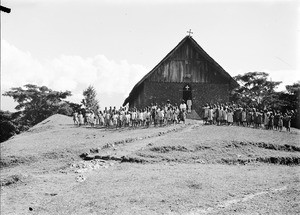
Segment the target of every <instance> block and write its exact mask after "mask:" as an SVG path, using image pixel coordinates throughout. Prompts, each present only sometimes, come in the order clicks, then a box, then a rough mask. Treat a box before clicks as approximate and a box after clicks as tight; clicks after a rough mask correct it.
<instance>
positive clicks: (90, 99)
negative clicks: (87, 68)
mask: <svg viewBox="0 0 300 215" xmlns="http://www.w3.org/2000/svg"><path fill="white" fill-rule="evenodd" d="M83 96H84V99H83V100H82V103H83V104H84V105H85V107H86V108H87V109H90V110H93V111H94V112H95V111H97V110H98V108H99V101H98V100H97V99H96V96H97V93H96V90H95V88H94V87H93V86H91V85H90V86H89V87H88V88H87V89H85V90H84V91H83Z"/></svg>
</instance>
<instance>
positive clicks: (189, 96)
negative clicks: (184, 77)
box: [182, 84, 192, 103]
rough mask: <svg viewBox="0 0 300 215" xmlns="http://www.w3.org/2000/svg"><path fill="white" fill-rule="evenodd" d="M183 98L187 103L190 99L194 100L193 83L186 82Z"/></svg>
mask: <svg viewBox="0 0 300 215" xmlns="http://www.w3.org/2000/svg"><path fill="white" fill-rule="evenodd" d="M182 99H183V100H184V102H185V103H186V101H187V100H188V99H190V100H192V88H191V85H189V84H186V85H184V87H183V93H182Z"/></svg>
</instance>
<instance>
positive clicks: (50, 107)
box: [3, 84, 71, 126]
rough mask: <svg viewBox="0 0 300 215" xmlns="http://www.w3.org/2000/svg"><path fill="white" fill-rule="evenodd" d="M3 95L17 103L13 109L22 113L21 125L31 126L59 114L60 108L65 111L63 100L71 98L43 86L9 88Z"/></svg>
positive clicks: (67, 94)
mask: <svg viewBox="0 0 300 215" xmlns="http://www.w3.org/2000/svg"><path fill="white" fill-rule="evenodd" d="M3 95H4V96H9V97H12V98H13V99H14V100H15V101H16V102H18V105H17V106H16V107H15V109H16V110H19V111H20V112H21V113H22V117H21V118H22V123H23V124H24V125H25V124H26V125H28V126H32V125H35V124H37V123H39V122H41V121H43V120H44V119H46V118H48V117H49V116H51V115H53V114H56V113H59V112H60V111H61V109H62V106H63V107H64V109H66V107H65V102H64V101H63V99H65V98H67V97H68V96H71V92H70V91H65V92H59V91H53V90H51V89H49V88H48V87H45V86H42V87H39V86H36V85H33V84H27V85H24V87H14V88H11V90H10V91H7V92H5V93H4V94H3ZM68 111H70V110H68Z"/></svg>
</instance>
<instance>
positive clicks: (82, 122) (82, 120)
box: [78, 111, 84, 126]
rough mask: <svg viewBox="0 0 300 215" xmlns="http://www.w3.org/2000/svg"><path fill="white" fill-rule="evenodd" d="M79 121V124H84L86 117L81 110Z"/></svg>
mask: <svg viewBox="0 0 300 215" xmlns="http://www.w3.org/2000/svg"><path fill="white" fill-rule="evenodd" d="M78 123H79V126H81V125H83V124H84V118H83V115H82V113H81V111H79V114H78Z"/></svg>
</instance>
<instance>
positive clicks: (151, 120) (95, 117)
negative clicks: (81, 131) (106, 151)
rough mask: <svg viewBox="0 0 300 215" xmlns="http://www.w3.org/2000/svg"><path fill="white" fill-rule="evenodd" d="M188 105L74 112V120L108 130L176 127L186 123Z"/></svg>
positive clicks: (168, 101) (169, 103)
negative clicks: (113, 128) (152, 126)
mask: <svg viewBox="0 0 300 215" xmlns="http://www.w3.org/2000/svg"><path fill="white" fill-rule="evenodd" d="M186 113H187V105H186V104H185V102H184V101H182V102H181V104H180V105H179V106H178V105H177V104H175V105H171V102H170V100H167V103H166V104H162V105H158V104H157V103H155V104H151V105H150V106H148V107H146V108H144V109H137V108H135V107H134V108H128V107H120V108H119V109H117V108H116V107H114V108H112V107H110V108H109V109H108V108H107V107H105V109H104V110H103V111H101V110H99V111H96V112H94V111H92V110H81V111H79V112H74V114H73V120H74V123H75V124H76V125H78V126H81V125H90V126H92V127H94V126H104V127H106V128H112V127H115V128H120V127H140V126H145V127H149V126H151V125H154V126H164V125H174V124H178V123H185V119H186Z"/></svg>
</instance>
